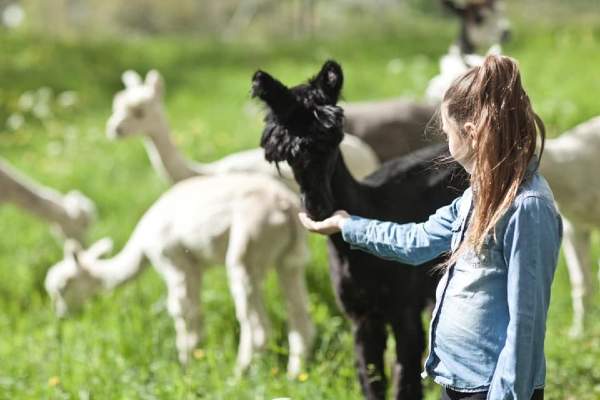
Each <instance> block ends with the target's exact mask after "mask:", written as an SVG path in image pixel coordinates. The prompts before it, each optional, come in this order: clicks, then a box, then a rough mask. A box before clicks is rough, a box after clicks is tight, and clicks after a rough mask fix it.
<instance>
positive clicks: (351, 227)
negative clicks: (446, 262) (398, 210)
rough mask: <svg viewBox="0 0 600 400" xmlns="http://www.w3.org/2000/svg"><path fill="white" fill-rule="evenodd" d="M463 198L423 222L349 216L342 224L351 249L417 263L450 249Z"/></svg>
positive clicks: (343, 234) (343, 233)
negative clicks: (402, 222)
mask: <svg viewBox="0 0 600 400" xmlns="http://www.w3.org/2000/svg"><path fill="white" fill-rule="evenodd" d="M461 199H462V197H459V198H457V199H455V200H454V201H453V202H452V203H451V204H450V205H448V206H445V207H442V208H440V209H439V210H437V211H436V213H435V214H433V215H432V216H430V217H429V219H428V220H427V221H426V222H423V223H408V224H397V223H394V222H382V221H377V220H374V219H366V218H360V217H357V216H350V218H348V219H346V220H344V221H343V223H342V224H341V231H342V237H343V238H344V240H345V241H346V242H348V243H350V245H351V247H352V248H355V249H360V250H363V251H366V252H368V253H371V254H374V255H376V256H379V257H381V258H386V259H390V260H395V261H400V262H402V263H405V264H411V265H419V264H423V263H424V262H427V261H430V260H432V259H434V258H436V257H437V256H439V255H440V254H442V253H445V252H448V251H450V242H451V239H452V224H453V223H454V221H455V220H456V217H457V215H458V210H459V207H460V202H461Z"/></svg>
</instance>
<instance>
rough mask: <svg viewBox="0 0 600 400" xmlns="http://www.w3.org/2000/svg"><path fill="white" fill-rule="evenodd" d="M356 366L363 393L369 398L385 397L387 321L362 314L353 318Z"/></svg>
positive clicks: (371, 399) (373, 399)
mask: <svg viewBox="0 0 600 400" xmlns="http://www.w3.org/2000/svg"><path fill="white" fill-rule="evenodd" d="M352 322H353V333H354V350H355V353H356V367H357V369H358V378H359V380H360V385H361V387H362V391H363V394H364V395H365V398H366V399H368V400H381V399H385V394H386V389H387V379H386V377H385V370H384V361H383V356H384V353H385V345H386V340H387V332H386V329H385V322H384V321H383V320H382V319H379V318H372V317H367V316H361V317H358V318H356V319H353V321H352Z"/></svg>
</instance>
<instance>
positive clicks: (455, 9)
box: [442, 0, 466, 16]
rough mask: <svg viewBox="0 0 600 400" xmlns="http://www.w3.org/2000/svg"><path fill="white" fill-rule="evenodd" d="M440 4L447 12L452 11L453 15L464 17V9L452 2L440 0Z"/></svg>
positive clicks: (451, 0)
mask: <svg viewBox="0 0 600 400" xmlns="http://www.w3.org/2000/svg"><path fill="white" fill-rule="evenodd" d="M442 4H443V5H444V7H446V8H447V9H448V10H450V11H452V12H453V13H454V14H457V15H459V16H462V15H464V14H465V12H466V7H464V6H459V5H458V4H456V2H455V1H454V0H442Z"/></svg>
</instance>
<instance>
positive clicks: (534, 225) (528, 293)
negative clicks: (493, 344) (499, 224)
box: [488, 197, 562, 400]
mask: <svg viewBox="0 0 600 400" xmlns="http://www.w3.org/2000/svg"><path fill="white" fill-rule="evenodd" d="M561 237H562V223H561V220H560V216H558V213H557V212H556V210H555V208H554V204H552V203H551V202H550V201H549V200H547V199H540V198H537V197H527V198H525V199H523V201H522V202H521V204H520V205H518V206H517V209H516V210H515V212H514V214H513V215H511V217H510V219H509V221H508V225H507V227H506V231H505V234H504V238H503V247H504V249H503V253H504V254H503V255H504V259H505V261H506V265H507V266H508V272H507V299H508V312H509V323H508V328H507V332H506V341H505V343H504V347H503V349H502V351H501V352H500V356H499V358H498V362H497V364H496V369H495V371H494V375H493V377H492V382H491V385H490V389H489V392H488V399H490V400H529V399H531V396H532V395H533V392H534V389H535V387H534V385H535V384H536V383H535V378H536V373H538V372H539V371H538V369H539V368H543V366H540V365H534V360H536V359H538V360H539V359H540V358H539V357H536V354H534V352H536V351H540V350H539V349H542V350H541V351H543V341H544V336H545V333H546V332H545V329H546V316H547V312H548V305H549V302H550V286H551V285H552V279H553V276H554V271H555V269H556V263H557V259H558V252H559V249H560V241H561ZM539 341H542V343H541V344H540V343H539ZM536 344H537V345H536Z"/></svg>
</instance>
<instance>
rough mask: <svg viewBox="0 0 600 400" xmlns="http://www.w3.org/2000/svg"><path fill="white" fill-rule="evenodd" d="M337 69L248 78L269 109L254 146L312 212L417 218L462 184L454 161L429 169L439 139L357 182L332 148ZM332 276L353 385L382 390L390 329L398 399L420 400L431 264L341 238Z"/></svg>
mask: <svg viewBox="0 0 600 400" xmlns="http://www.w3.org/2000/svg"><path fill="white" fill-rule="evenodd" d="M342 81H343V75H342V70H341V67H340V66H339V65H338V64H337V63H335V62H333V61H328V62H327V63H325V65H324V66H323V68H322V69H321V71H320V72H319V73H318V75H316V76H315V77H314V78H312V79H311V80H310V81H309V82H308V83H307V84H303V85H299V86H296V87H293V88H291V89H288V88H287V87H286V86H284V85H283V84H282V83H280V82H279V81H277V80H275V79H274V78H273V77H271V76H270V75H268V74H267V73H265V72H261V71H258V72H256V73H255V75H254V77H253V95H255V96H258V97H259V98H261V99H262V100H263V101H264V102H265V103H266V104H267V105H268V106H269V109H270V112H269V113H268V115H267V117H266V119H265V121H266V127H265V129H264V132H263V136H262V140H261V146H262V147H263V148H264V149H265V155H266V158H267V160H269V161H272V162H283V161H287V162H288V163H289V164H290V165H291V167H292V169H293V171H294V176H295V179H296V180H297V181H298V183H299V185H300V189H301V192H302V195H303V201H304V206H305V208H306V210H307V211H308V213H309V214H310V215H311V217H312V218H315V219H322V218H324V217H328V216H329V215H331V214H332V213H333V211H335V210H337V209H345V210H347V211H348V212H350V213H353V214H357V215H361V216H364V217H369V218H377V219H381V220H390V221H397V222H413V221H424V220H425V219H426V218H427V217H428V216H429V215H430V214H432V213H433V212H435V210H436V209H437V208H439V207H441V206H443V205H446V204H449V203H450V202H451V201H452V200H453V199H454V198H455V197H457V196H458V195H459V194H460V193H461V190H464V188H465V187H466V181H465V180H464V179H462V178H459V179H457V182H456V185H458V187H457V188H456V189H451V188H450V186H451V185H452V182H451V181H452V175H453V174H454V172H455V171H456V168H444V169H435V168H433V167H432V165H433V164H434V163H433V160H435V159H438V158H439V157H440V156H442V155H444V154H447V153H446V148H445V146H443V145H442V146H439V145H437V146H433V147H428V148H426V149H422V150H420V151H418V152H415V153H412V154H411V155H407V156H404V157H402V158H401V159H397V160H393V161H390V162H388V163H386V164H384V166H383V167H382V168H381V169H380V170H379V171H377V172H375V173H374V174H373V175H371V176H369V177H368V178H367V179H366V180H365V181H364V182H362V183H359V182H357V181H355V180H354V179H353V178H352V175H350V173H349V172H348V169H347V168H346V165H345V163H344V160H343V159H342V157H341V155H340V152H339V149H338V145H339V143H340V141H341V140H342V135H343V133H342V125H343V110H342V109H341V108H339V107H337V106H336V105H335V104H336V102H337V100H338V98H339V95H340V91H341V88H342ZM328 247H329V259H330V261H329V263H330V273H331V279H332V281H333V285H334V288H335V293H336V297H337V301H338V304H339V306H340V307H341V308H342V309H343V311H344V312H345V314H346V315H347V316H348V318H349V319H350V320H351V323H352V328H353V335H354V340H355V353H356V359H357V369H358V375H359V379H360V384H361V386H362V390H363V392H364V394H365V396H366V397H367V398H368V399H383V398H385V396H386V388H387V379H386V376H385V372H384V359H383V355H384V350H385V346H386V339H387V326H390V327H391V329H392V331H393V334H394V338H395V342H396V361H395V365H394V372H393V375H394V376H393V378H394V386H395V388H396V394H395V398H397V399H409V400H416V399H421V398H422V387H421V378H420V371H421V357H422V355H423V351H424V349H425V340H424V332H423V327H422V323H421V312H422V311H423V309H424V307H425V306H426V304H427V302H428V300H430V299H432V298H433V296H434V289H435V285H436V281H437V280H436V279H435V278H433V277H432V276H431V275H430V272H431V271H429V268H428V267H429V266H431V265H434V264H436V263H438V262H440V260H436V261H433V262H431V263H429V264H428V265H427V266H421V267H411V266H406V265H402V264H399V263H395V262H390V261H386V260H383V259H380V258H377V257H374V256H371V255H369V254H367V253H364V252H361V251H358V250H351V249H350V247H349V245H348V244H347V243H345V242H344V241H343V240H342V238H341V235H339V234H336V235H332V236H331V237H330V239H329V241H328Z"/></svg>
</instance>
